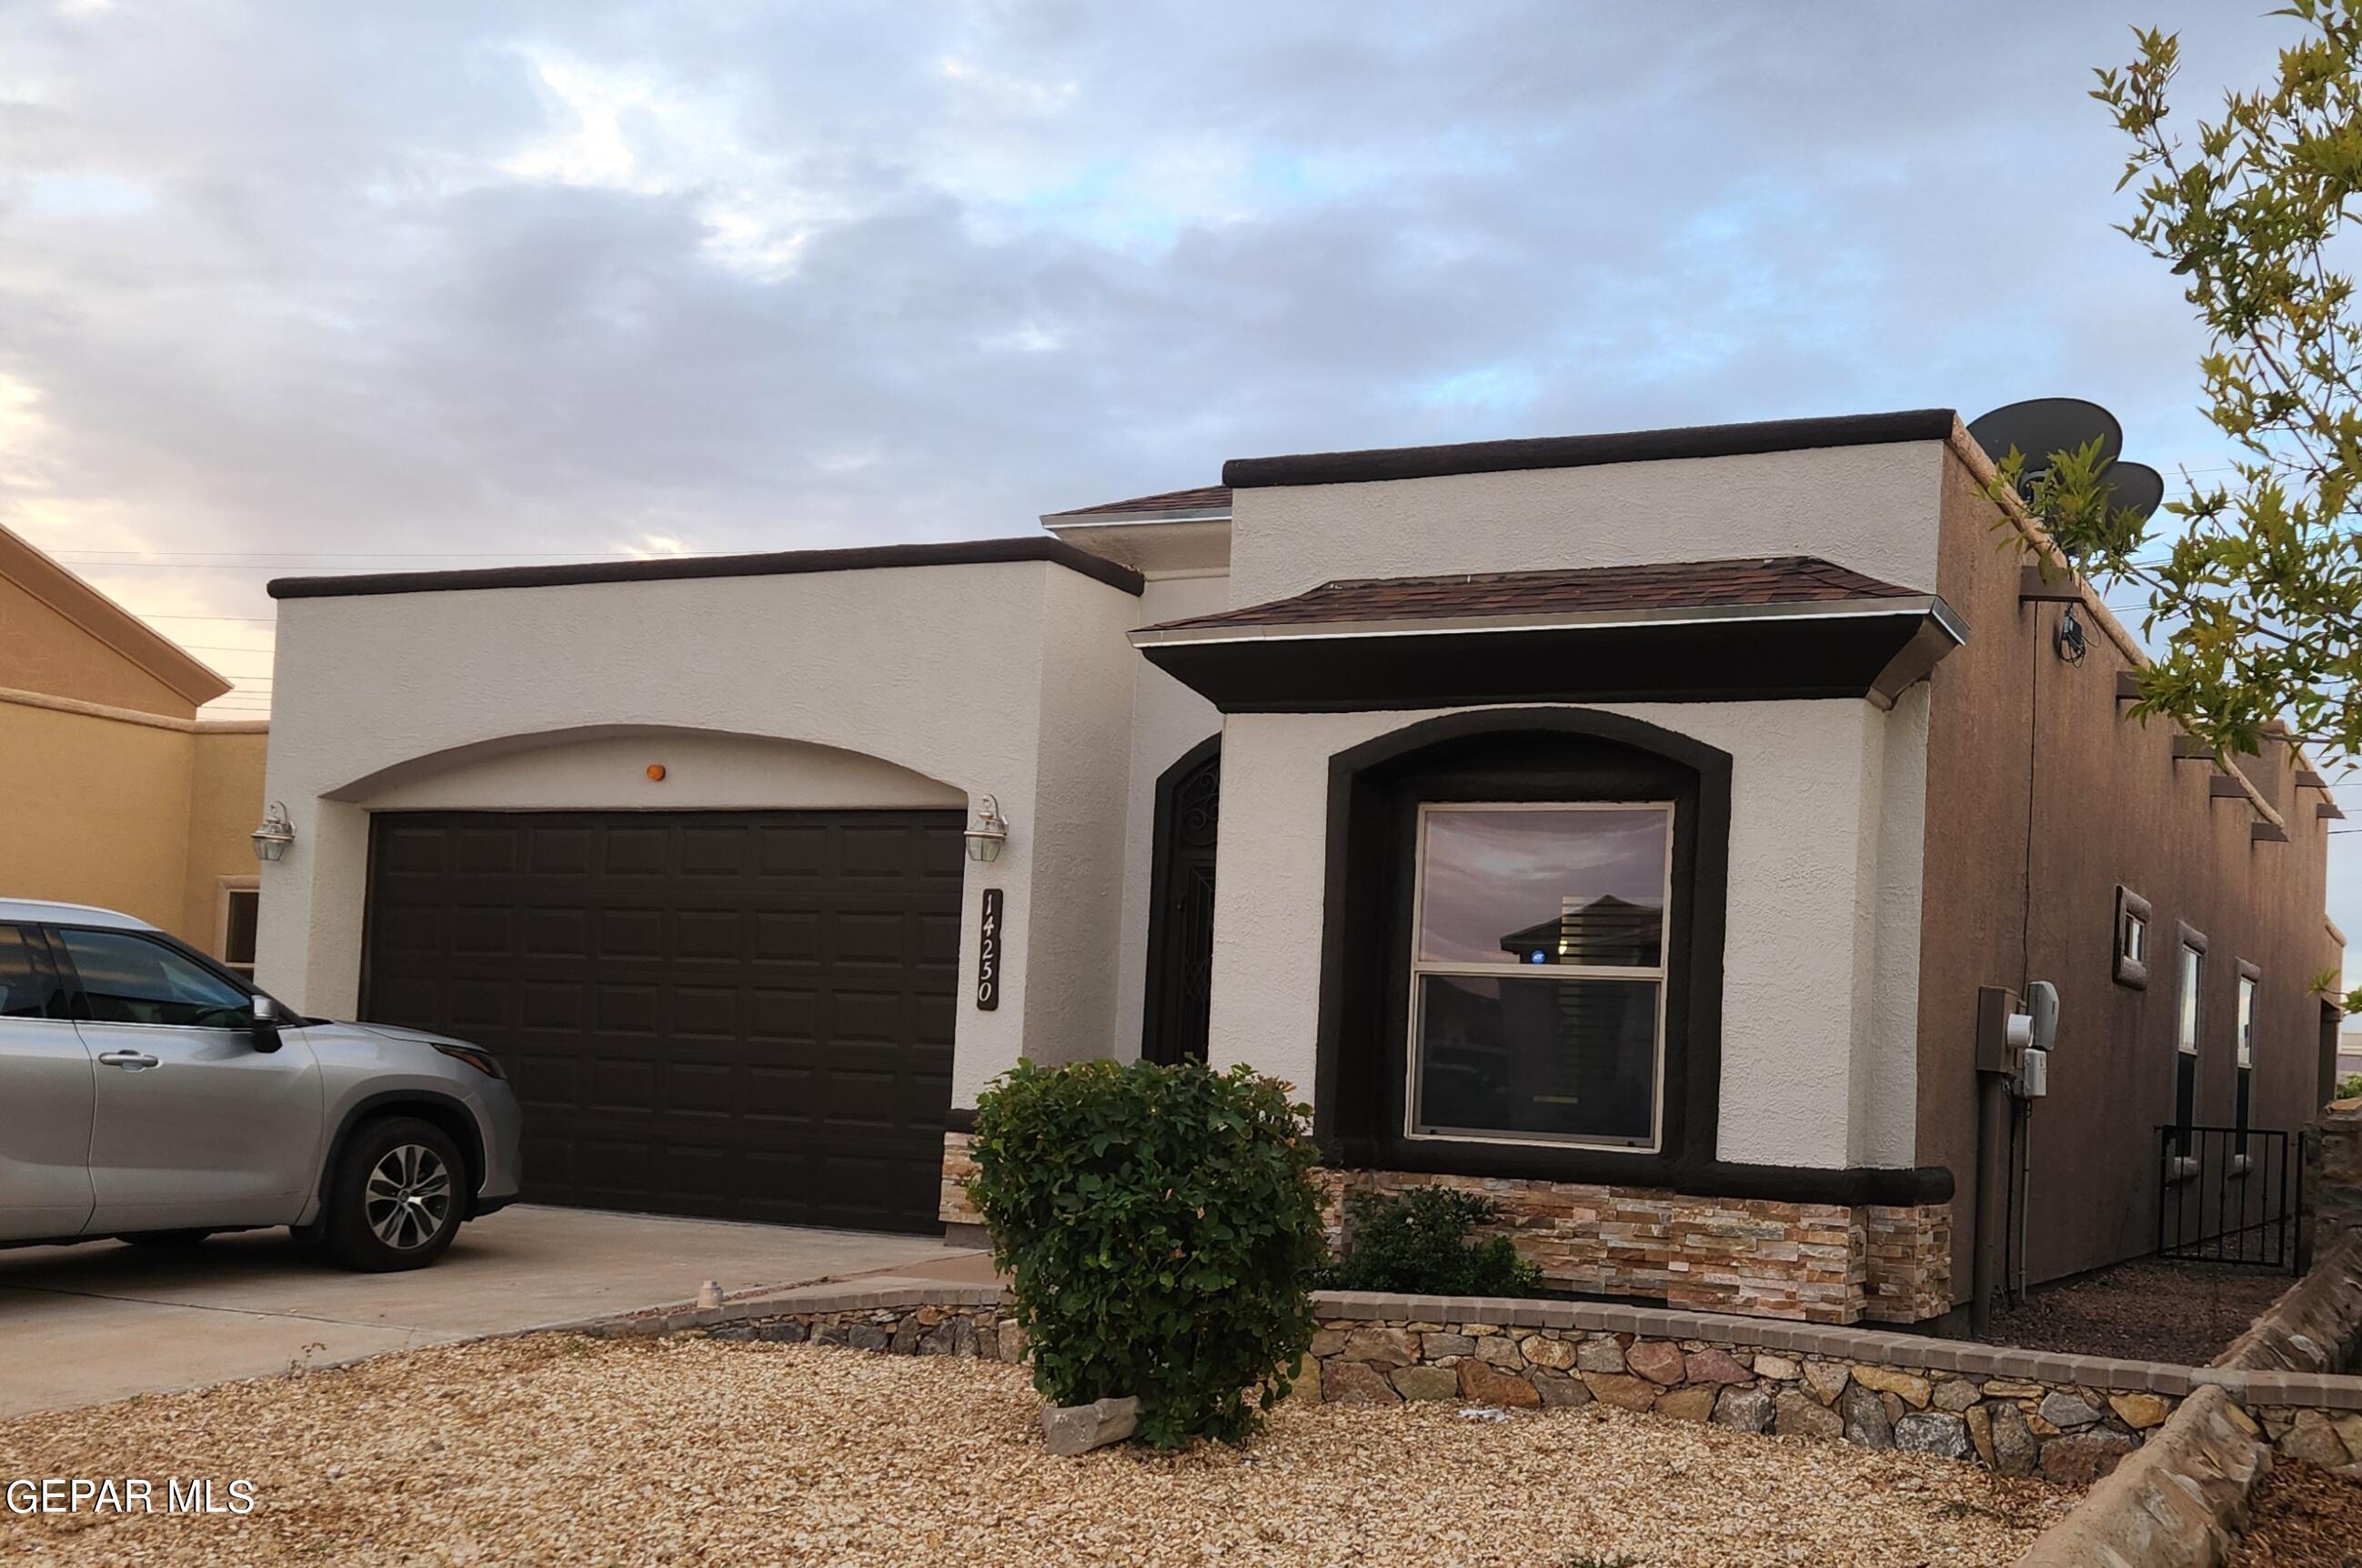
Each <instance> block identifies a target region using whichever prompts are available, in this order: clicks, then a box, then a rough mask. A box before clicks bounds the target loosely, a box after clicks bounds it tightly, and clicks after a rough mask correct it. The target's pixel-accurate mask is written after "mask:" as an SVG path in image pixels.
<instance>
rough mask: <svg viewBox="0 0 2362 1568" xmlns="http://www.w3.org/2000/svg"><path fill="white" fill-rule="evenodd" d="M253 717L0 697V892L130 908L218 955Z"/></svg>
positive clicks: (238, 845)
mask: <svg viewBox="0 0 2362 1568" xmlns="http://www.w3.org/2000/svg"><path fill="white" fill-rule="evenodd" d="M266 740H267V736H266V734H265V731H264V726H262V725H260V724H256V723H237V724H230V725H224V726H220V727H218V728H217V727H216V726H215V725H212V724H202V723H194V722H193V721H191V720H188V719H177V720H175V719H166V718H163V717H161V716H157V715H149V714H144V713H139V712H135V711H132V710H114V711H112V712H91V711H88V710H87V709H86V708H77V707H72V706H39V705H35V704H34V703H33V702H30V701H24V700H21V699H19V700H10V699H7V698H0V800H6V801H7V802H8V808H9V809H8V810H7V811H6V812H0V888H5V889H6V891H7V893H8V895H9V896H10V897H12V898H26V899H59V900H64V901H66V902H69V903H83V904H97V905H99V906H101V907H103V908H105V909H112V910H120V911H123V912H124V913H126V914H129V915H137V916H138V918H139V919H141V920H144V921H148V922H151V923H153V924H155V925H158V926H160V927H162V928H163V929H164V930H166V931H169V932H171V933H173V934H174V935H176V936H179V937H181V938H182V940H184V941H187V942H189V943H191V944H194V945H195V946H197V947H200V948H202V949H204V951H206V952H208V953H214V954H216V955H217V954H218V953H219V952H220V929H219V928H220V900H221V889H222V887H223V884H224V882H225V880H226V879H228V880H233V881H234V880H237V879H240V878H244V879H246V881H245V885H247V886H251V885H252V882H251V878H252V877H253V874H254V869H255V861H254V847H253V844H252V842H251V840H250V839H249V838H248V834H252V833H253V831H254V827H255V824H256V823H258V822H259V821H260V820H261V817H262V759H263V751H264V746H265V745H266Z"/></svg>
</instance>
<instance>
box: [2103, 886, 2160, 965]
mask: <svg viewBox="0 0 2362 1568" xmlns="http://www.w3.org/2000/svg"><path fill="white" fill-rule="evenodd" d="M2135 921H2137V922H2140V924H2139V929H2140V946H2141V950H2140V952H2139V953H2137V954H2133V953H2128V952H2126V951H2125V932H2126V931H2127V929H2128V928H2129V926H2130V922H2135ZM2156 931H2157V913H2156V911H2154V910H2152V909H2151V908H2150V907H2149V901H2148V900H2147V899H2144V898H2142V897H2141V896H2140V895H2139V894H2138V893H2136V892H2134V891H2133V890H2132V889H2130V888H2127V887H2125V886H2124V885H2123V884H2122V883H2118V884H2117V885H2116V921H2115V932H2114V935H2113V936H2112V938H2111V939H2110V940H2111V943H2112V944H2113V946H2114V950H2115V965H2114V973H2115V980H2116V984H2118V985H2120V986H2123V987H2125V988H2126V989H2128V990H2136V991H2142V990H2147V988H2148V955H2149V939H2150V937H2151V936H2152V935H2154V934H2155V933H2156Z"/></svg>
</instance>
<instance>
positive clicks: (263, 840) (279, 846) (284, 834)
mask: <svg viewBox="0 0 2362 1568" xmlns="http://www.w3.org/2000/svg"><path fill="white" fill-rule="evenodd" d="M294 842H295V824H294V823H291V822H289V821H288V820H287V807H286V806H285V805H284V804H283V803H282V802H281V801H271V802H270V810H269V811H267V812H263V813H262V825H261V826H260V827H259V828H256V829H255V830H254V857H255V858H256V859H257V860H276V859H278V858H279V857H280V856H282V855H285V854H286V853H287V846H288V845H291V844H292V843H294Z"/></svg>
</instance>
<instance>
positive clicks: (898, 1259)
mask: <svg viewBox="0 0 2362 1568" xmlns="http://www.w3.org/2000/svg"><path fill="white" fill-rule="evenodd" d="M976 1256H977V1254H975V1253H971V1252H968V1251H966V1250H955V1249H952V1248H948V1247H946V1246H945V1245H944V1243H943V1242H942V1241H940V1240H938V1239H934V1238H931V1237H925V1236H877V1235H866V1234H862V1233H860V1232H856V1231H807V1230H798V1229H795V1228H793V1227H789V1226H777V1225H745V1224H737V1223H733V1222H730V1221H725V1220H668V1219H660V1218H657V1217H654V1216H649V1215H638V1214H604V1213H599V1212H595V1211H593V1210H590V1209H541V1208H535V1207H532V1206H529V1205H519V1206H517V1207H516V1208H513V1209H505V1210H503V1211H502V1212H501V1213H498V1214H494V1215H491V1216H490V1217H489V1218H486V1219H483V1220H476V1221H475V1222H473V1223H471V1224H469V1225H468V1226H466V1227H465V1228H464V1229H462V1230H461V1231H460V1232H459V1237H458V1241H457V1242H454V1243H453V1244H452V1247H451V1250H450V1251H449V1252H448V1253H445V1254H444V1256H443V1257H442V1259H441V1260H440V1261H439V1262H437V1263H436V1264H434V1265H432V1266H431V1267H428V1268H423V1269H416V1270H414V1271H412V1272H410V1273H408V1274H347V1273H344V1272H342V1271H340V1270H337V1269H334V1268H330V1267H328V1266H326V1265H325V1264H318V1263H315V1262H314V1261H312V1260H311V1259H310V1258H308V1257H306V1256H304V1254H303V1253H299V1252H298V1251H297V1250H296V1248H295V1247H294V1245H293V1244H292V1242H289V1240H288V1239H287V1232H286V1231H256V1232H252V1233H249V1234H246V1235H237V1236H217V1237H215V1238H214V1239H213V1240H212V1241H209V1242H205V1243H204V1244H203V1245H202V1246H197V1247H193V1248H190V1249H187V1250H185V1251H176V1252H160V1251H156V1250H153V1249H149V1248H143V1247H133V1246H127V1245H126V1244H124V1243H123V1242H91V1243H89V1244H87V1245H84V1246H79V1247H27V1248H24V1249H21V1250H16V1251H0V1345H6V1347H7V1353H6V1356H0V1416H8V1415H22V1414H25V1413H27V1412H28V1411H33V1410H46V1409H53V1408H60V1407H63V1406H68V1405H89V1404H97V1403H100V1402H103V1401H105V1400H111V1399H120V1398H124V1397H127V1396H129V1395H133V1394H145V1393H159V1392H162V1391H164V1390H168V1389H174V1388H189V1387H195V1386H201V1385H204V1384H207V1383H220V1382H223V1381H226V1380H227V1379H230V1378H237V1377H256V1376H261V1375H267V1374H271V1373H283V1372H286V1371H287V1370H288V1369H289V1368H290V1367H291V1366H294V1367H301V1366H306V1365H309V1366H323V1365H327V1364H332V1363H335V1362H340V1361H352V1360H356V1359H358V1358H359V1357H361V1356H367V1355H375V1354H378V1353H380V1352H382V1351H394V1350H404V1349H407V1348H409V1347H411V1346H414V1345H427V1344H438V1343H443V1342H449V1341H453V1340H470V1339H481V1338H484V1337H485V1336H488V1335H491V1334H502V1333H513V1332H516V1331H520V1330H524V1329H534V1328H545V1327H549V1326H553V1325H556V1324H560V1323H570V1322H577V1321H579V1320H582V1319H585V1318H595V1317H606V1316H610V1315H613V1314H616V1313H623V1312H632V1311H636V1310H639V1309H643V1308H648V1307H661V1306H668V1305H671V1304H674V1303H679V1302H687V1301H691V1300H693V1299H694V1298H695V1297H696V1295H697V1288H698V1286H699V1285H700V1284H701V1282H703V1281H705V1280H708V1279H712V1280H718V1281H720V1282H721V1285H722V1288H723V1290H724V1291H725V1292H727V1293H729V1294H732V1295H736V1294H738V1293H739V1292H742V1291H747V1290H753V1289H756V1288H757V1287H777V1286H788V1285H796V1284H808V1283H811V1282H812V1281H816V1280H822V1279H832V1278H839V1277H843V1276H844V1275H858V1274H874V1273H878V1272H881V1271H906V1270H909V1269H911V1268H920V1269H927V1270H933V1269H937V1268H942V1267H944V1265H946V1264H953V1265H958V1264H966V1263H967V1261H968V1260H971V1259H973V1258H975V1257H976ZM971 1266H972V1265H971Z"/></svg>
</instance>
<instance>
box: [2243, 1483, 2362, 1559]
mask: <svg viewBox="0 0 2362 1568" xmlns="http://www.w3.org/2000/svg"><path fill="white" fill-rule="evenodd" d="M2253 1517H2254V1523H2253V1525H2252V1527H2251V1528H2250V1529H2249V1530H2248V1531H2247V1536H2246V1540H2242V1541H2241V1542H2240V1543H2239V1549H2238V1550H2237V1551H2235V1552H2233V1553H2232V1555H2231V1568H2362V1484H2356V1483H2355V1482H2352V1481H2348V1480H2345V1479H2344V1478H2343V1477H2341V1476H2337V1475H2334V1474H2331V1473H2330V1472H2328V1471H2326V1470H2323V1469H2321V1468H2320V1467H2319V1466H2317V1465H2312V1464H2293V1463H2289V1462H2288V1461H2286V1460H2283V1461H2281V1462H2280V1463H2278V1464H2275V1465H2273V1466H2272V1473H2271V1474H2269V1475H2268V1476H2267V1477H2265V1480H2264V1485H2263V1486H2262V1488H2261V1489H2260V1490H2258V1491H2257V1494H2256V1501H2255V1505H2254V1516H2253Z"/></svg>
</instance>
